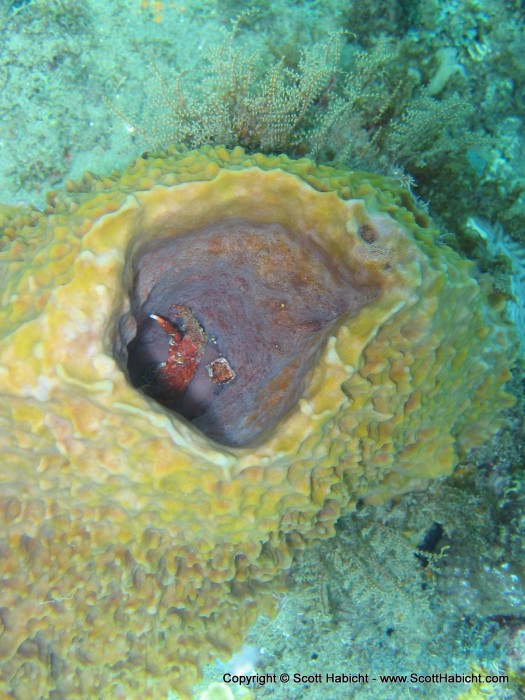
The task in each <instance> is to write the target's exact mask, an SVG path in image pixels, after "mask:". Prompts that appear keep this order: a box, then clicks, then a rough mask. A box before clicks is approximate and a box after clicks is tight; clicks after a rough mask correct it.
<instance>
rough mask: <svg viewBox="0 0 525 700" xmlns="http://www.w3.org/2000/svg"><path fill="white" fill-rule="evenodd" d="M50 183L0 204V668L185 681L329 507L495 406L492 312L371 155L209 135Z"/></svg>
mask: <svg viewBox="0 0 525 700" xmlns="http://www.w3.org/2000/svg"><path fill="white" fill-rule="evenodd" d="M67 189H68V193H64V194H56V193H55V194H52V195H50V196H49V198H48V207H47V210H46V211H45V212H43V213H40V212H37V211H34V210H29V209H27V210H26V209H22V210H20V209H13V208H8V207H4V208H0V226H1V228H2V230H3V232H4V234H3V238H2V247H1V248H0V265H1V270H2V275H3V281H2V295H3V297H2V306H3V309H2V320H1V324H0V338H1V339H0V358H1V361H0V392H1V394H2V400H1V402H0V421H1V423H0V425H1V432H2V456H1V460H0V474H1V492H0V514H1V517H3V523H4V524H3V528H2V538H1V544H0V546H1V559H0V578H1V585H0V619H1V622H2V625H1V626H0V666H1V680H0V684H1V687H2V691H3V694H4V695H5V696H7V697H11V698H16V700H26V699H27V700H29V699H31V700H34V698H38V697H48V696H51V695H52V696H53V697H55V696H56V697H64V698H68V700H71V699H73V698H83V699H84V698H88V697H96V698H119V697H122V698H131V697H141V698H146V697H151V698H161V697H164V695H163V694H165V693H167V691H168V690H176V691H178V692H179V693H181V694H182V695H184V694H186V695H187V694H189V693H191V688H192V685H193V683H194V682H195V681H196V680H197V678H198V677H199V670H200V668H201V667H202V664H203V663H205V662H207V661H209V660H210V659H213V658H214V657H216V656H217V655H219V656H222V657H226V656H228V655H229V654H231V652H232V650H233V649H234V648H235V647H236V646H237V645H238V644H240V642H241V641H242V639H243V635H244V633H245V632H246V630H247V628H248V627H249V625H250V624H251V623H253V621H254V620H255V618H256V616H257V615H258V614H260V613H265V612H269V611H271V610H272V608H273V605H274V597H275V592H276V591H278V590H280V589H281V585H282V574H283V572H285V571H286V569H287V568H288V567H289V566H290V563H291V561H292V557H293V555H294V552H296V551H297V550H298V549H300V548H302V547H303V546H304V545H305V542H307V541H308V540H312V539H315V538H321V537H329V536H331V535H332V534H333V532H334V524H335V522H336V520H337V518H338V517H339V515H340V513H341V511H342V510H345V509H348V508H350V507H352V505H353V504H355V502H356V500H357V499H358V498H362V497H366V498H368V499H370V500H372V501H376V502H377V501H380V500H382V499H386V498H388V497H390V496H392V495H394V494H398V493H400V492H402V491H406V490H408V489H414V488H421V487H422V486H424V485H425V483H426V482H427V481H428V480H429V479H432V478H435V477H438V476H441V475H444V474H448V473H449V472H450V471H451V470H452V469H453V468H454V466H455V464H456V463H457V461H458V456H459V455H460V454H461V453H462V452H464V451H465V450H466V449H468V448H469V447H471V446H473V445H476V444H478V443H480V442H481V441H482V440H483V439H485V438H486V437H488V436H490V435H491V434H493V433H494V432H495V431H496V430H497V429H498V427H499V426H500V425H501V412H502V410H503V409H504V408H506V407H508V406H510V405H511V404H512V398H511V397H510V396H509V395H508V394H507V393H505V391H504V389H503V386H504V384H505V382H506V381H507V380H508V378H509V366H510V365H511V363H512V359H513V355H514V340H513V334H512V331H511V329H510V327H509V325H508V324H507V322H506V321H505V319H504V309H503V302H502V301H501V299H500V298H499V297H498V296H497V294H495V293H494V292H493V290H492V288H491V284H490V279H488V278H486V277H476V275H475V268H474V264H473V263H472V262H469V261H467V260H464V259H462V258H461V257H460V256H459V255H458V254H457V253H455V252H453V251H452V250H451V249H449V248H448V247H446V246H445V245H441V244H440V242H439V240H438V238H437V232H436V230H435V229H434V228H433V226H432V224H431V223H430V221H429V220H428V217H427V216H426V214H424V213H423V212H421V211H419V210H418V209H417V208H416V206H415V204H414V202H413V201H412V199H411V198H410V196H409V195H408V194H407V193H406V192H405V191H403V190H401V189H400V188H399V187H398V186H397V185H396V183H395V182H394V181H392V180H387V179H384V178H381V177H379V176H374V175H370V174H366V173H351V172H344V171H339V170H335V169H333V168H328V167H319V166H316V165H315V164H314V163H312V162H310V161H308V160H297V161H293V160H290V159H288V158H287V157H285V156H275V157H269V156H263V155H246V154H245V153H244V151H243V150H242V149H240V148H236V149H234V150H232V151H228V150H226V149H224V148H221V147H217V148H211V147H205V148H202V149H201V150H199V151H194V152H186V153H180V152H175V151H174V152H170V153H168V154H164V155H159V156H150V157H144V158H140V159H138V160H137V161H136V162H135V163H134V164H133V165H132V166H131V167H130V168H129V169H128V170H126V171H125V172H123V173H122V174H113V175H112V176H111V177H109V178H104V177H96V176H94V175H90V174H86V176H85V177H84V179H83V181H82V182H74V183H69V186H68V188H67ZM203 232H204V233H203ZM179 239H180V241H179ZM178 241H179V242H181V245H182V244H183V248H184V253H180V252H178V251H180V250H181V249H178V248H172V247H171V246H172V244H173V243H174V242H178ZM193 241H194V242H195V246H197V242H198V246H201V247H196V248H194V249H193V248H192V245H193ZM165 245H167V246H168V247H167V248H164V247H163V246H165ZM184 246H185V247H184ZM188 246H189V247H188ZM301 250H302V251H304V255H302V254H301V253H300V251H301ZM188 251H189V252H188ZM192 251H193V252H192ZM210 256H211V260H212V262H210ZM301 256H302V257H301ZM146 259H148V260H149V261H150V263H151V265H150V266H149V267H147V266H146V263H145V262H144V263H143V261H145V260H146ZM213 261H215V262H213ZM253 261H255V262H253ZM230 264H231V269H230V267H229V266H230ZM210 265H211V266H212V267H213V265H215V268H214V270H215V271H214V272H213V275H216V276H218V278H220V280H221V281H220V284H219V283H217V284H218V286H216V287H212V289H213V290H214V291H213V292H210V293H208V294H206V292H205V291H203V292H202V295H203V297H204V300H203V304H204V305H205V308H204V307H203V312H202V313H203V314H204V316H201V315H200V312H198V311H197V310H196V306H197V305H198V300H197V299H196V297H195V295H196V294H197V292H196V291H195V290H201V291H202V289H201V286H200V284H201V281H202V280H201V278H202V279H204V278H205V277H206V278H207V277H208V276H209V275H211V274H212V273H211V272H208V269H211V267H209V266H210ZM201 266H202V269H203V270H204V269H205V268H206V270H207V272H206V273H204V272H202V274H201V273H200V270H201ZM238 266H240V267H238ZM250 266H251V267H250ZM240 269H242V270H243V272H242V273H241V272H239V270H240ZM170 270H175V273H176V274H175V276H174V278H173V279H171V278H170V279H171V281H168V282H166V281H163V280H164V278H163V277H162V275H163V274H164V273H169V272H170ZM188 270H189V271H190V272H188ZM186 273H187V274H188V275H189V277H188V280H189V281H188V283H187V285H188V289H190V288H191V290H193V291H192V292H191V294H190V292H188V295H189V296H188V295H186V291H185V290H186V287H187V285H186V282H184V284H182V283H180V280H182V279H184V280H185V279H186V278H185V277H184V274H186ZM181 275H182V277H181ZM255 278H257V282H253V284H254V285H255V284H258V285H260V286H259V287H255V286H254V287H252V280H254V279H255ZM247 280H249V282H247ZM214 284H215V283H214ZM159 285H160V286H159ZM163 285H164V286H163ZM192 285H193V286H192ZM253 289H257V290H259V289H260V290H263V291H261V292H259V291H257V293H256V301H257V300H259V301H257V303H256V304H255V305H256V306H260V307H261V313H263V312H264V313H269V315H266V316H262V317H261V318H262V319H263V321H260V320H258V318H259V317H258V316H257V313H256V312H255V311H254V312H253V316H254V318H253V320H252V319H251V318H250V316H251V314H252V311H251V310H249V309H251V308H252V307H249V306H246V308H245V307H244V303H245V300H246V303H248V301H249V299H250V297H251V296H253V295H254V292H253ZM152 290H156V291H152ZM159 290H160V291H159ZM312 290H313V291H312ZM173 294H175V297H176V298H174V297H173ZM177 295H178V296H177ZM192 295H193V296H192ZM260 295H262V296H260ZM308 295H310V296H308ZM166 299H168V301H169V303H168V302H167V301H166ZM305 299H306V300H307V303H305V301H304V300H305ZM208 301H209V305H208ZM252 301H253V300H252ZM148 304H149V306H148ZM163 304H165V308H160V306H162V305H163ZM213 304H215V306H213ZM217 304H218V306H217ZM159 305H160V306H159ZM263 307H264V308H263ZM170 309H171V311H170ZM243 309H244V311H243ZM246 309H248V311H247V310H246ZM241 311H242V312H243V313H244V316H242V318H243V319H244V320H243V321H240V320H239V318H241V317H240V316H238V315H237V314H238V313H241ZM170 314H171V316H170ZM206 314H209V315H208V316H206ZM203 318H206V319H208V318H209V320H206V321H203ZM232 319H233V320H234V321H235V322H234V323H233V322H232ZM214 324H217V330H215V326H214ZM221 324H222V325H221ZM228 324H229V325H228ZM244 326H249V327H250V328H249V330H250V333H251V335H249V336H243V335H242V332H243V331H244ZM287 328H289V329H290V330H288V331H287ZM143 332H144V334H145V335H144V338H143V343H142V344H139V343H138V341H137V343H135V345H134V342H135V341H134V339H135V338H137V337H138V336H139V335H140V334H142V333H143ZM148 333H149V334H150V335H149V336H148ZM221 334H222V335H221ZM230 336H231V337H233V338H234V341H232V342H229V341H230V340H231V337H230ZM246 337H248V338H250V339H251V340H250V341H249V342H248V347H244V348H243V347H241V346H242V345H243V343H246V341H245V340H243V338H246ZM261 348H263V349H264V352H262V351H261ZM135 351H136V352H135ZM150 351H151V352H150ZM133 353H135V354H134V357H135V356H136V357H137V358H138V359H137V363H138V364H137V365H136V366H135V367H132V366H131V365H130V364H128V362H131V359H130V358H131V355H132V354H133ZM148 353H150V354H148ZM162 353H165V357H164V358H163V357H162ZM206 353H211V354H210V356H209V358H208V359H206ZM252 356H253V358H255V359H253V361H252V359H251V357H252ZM144 358H145V359H144ZM203 358H204V359H203ZM210 358H211V359H210ZM276 358H277V359H278V360H279V362H280V363H281V364H279V362H277V364H275V362H276ZM163 360H164V361H163ZM134 361H135V360H133V362H134ZM217 362H218V364H217ZM141 363H142V364H141ZM144 363H145V364H144ZM228 363H229V364H228ZM250 363H251V364H250ZM204 365H205V366H206V372H205V371H204ZM276 368H277V369H276ZM194 372H195V375H194ZM198 372H200V373H201V374H200V375H199V376H200V378H199V379H198V382H200V383H201V384H199V390H198V391H197V392H194V394H192V395H191V396H192V399H191V401H190V405H189V407H188V406H184V407H183V409H181V412H182V413H184V415H186V418H183V417H181V416H180V415H178V414H177V413H174V412H173V411H172V410H170V408H173V407H174V408H175V410H177V407H178V405H179V403H181V404H182V403H184V401H185V399H186V398H187V395H189V394H187V392H189V391H190V389H189V388H188V387H191V386H193V381H194V380H193V377H194V376H195V377H197V376H198V375H197V373H198ZM296 372H298V374H296ZM170 373H171V374H170ZM134 374H136V375H137V377H138V379H137V381H136V382H135V384H137V386H138V387H139V388H135V387H134V386H133V385H132V382H131V379H132V378H133V377H132V375H134ZM164 376H167V377H168V380H169V382H172V385H173V386H177V387H178V389H177V391H178V392H179V393H178V394H177V399H176V400H174V402H173V406H171V404H170V401H171V399H170V396H171V395H167V394H166V391H165V387H164V388H162V387H161V388H160V389H159V387H158V386H156V385H155V382H157V383H158V381H160V378H162V377H164ZM297 376H299V379H296V377H297ZM206 377H208V380H209V381H211V382H212V383H214V386H211V385H210V386H205V385H206V381H208V380H207V379H206ZM195 381H197V380H195ZM243 382H246V384H244V383H243ZM172 385H171V384H170V386H172ZM239 387H240V389H239ZM206 392H208V393H207V394H206V397H204V398H203V396H204V394H205V393H206ZM235 392H237V393H235ZM168 394H169V392H168ZM208 394H209V396H208ZM247 394H250V396H252V398H253V400H250V397H249V396H248V397H247ZM159 396H160V398H159ZM228 397H229V398H228ZM232 397H235V399H233V398H232ZM156 399H159V400H156ZM216 400H217V401H219V402H220V401H222V402H223V404H222V405H223V409H221V410H220V411H219V409H217V410H216V409H215V405H216V404H215V403H213V402H214V401H216ZM209 402H212V403H209ZM166 404H170V405H168V407H166ZM201 404H202V405H201ZM239 405H241V406H242V410H241V411H240V412H239V411H238V410H237V409H238V406H239ZM210 406H213V408H210ZM236 411H237V412H236ZM202 416H206V420H204V419H203V418H202ZM199 421H202V425H201V423H199ZM207 431H208V432H207Z"/></svg>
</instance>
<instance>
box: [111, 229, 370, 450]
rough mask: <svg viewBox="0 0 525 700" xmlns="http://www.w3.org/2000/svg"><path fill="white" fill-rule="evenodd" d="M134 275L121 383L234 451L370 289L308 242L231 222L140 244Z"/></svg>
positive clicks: (258, 435) (262, 427) (261, 432)
mask: <svg viewBox="0 0 525 700" xmlns="http://www.w3.org/2000/svg"><path fill="white" fill-rule="evenodd" d="M132 276H133V283H132V289H131V291H130V301H131V311H130V313H131V316H132V317H133V322H130V318H128V319H127V321H125V320H124V321H121V323H120V329H119V333H120V338H119V342H118V345H120V347H121V348H122V352H121V355H123V357H120V358H119V359H121V361H122V362H123V363H124V364H125V365H126V369H127V372H128V375H129V379H130V381H131V382H132V383H133V385H134V386H135V387H137V388H139V389H141V390H142V391H143V392H144V393H145V394H147V395H148V396H151V397H152V398H154V399H156V400H157V401H159V403H161V404H162V405H164V406H165V407H167V408H168V409H170V410H172V411H175V412H176V413H178V414H180V415H182V416H184V417H185V418H186V419H187V420H189V421H191V423H192V424H193V425H195V426H196V427H197V428H199V429H200V430H201V431H202V432H203V433H205V434H206V435H207V436H209V437H210V438H212V439H213V440H216V441H217V442H219V443H222V444H225V445H231V446H237V447H242V446H246V445H251V444H253V443H254V442H257V441H260V440H261V439H263V438H264V437H265V435H266V434H267V433H268V431H271V429H272V428H273V427H274V426H275V425H276V424H277V423H278V422H279V421H280V420H281V418H282V417H283V416H284V415H285V414H286V413H287V412H288V411H289V410H290V409H291V408H292V407H293V406H294V405H295V404H296V402H297V400H298V399H299V398H300V396H301V394H302V392H303V390H304V387H305V382H306V379H307V376H308V373H309V370H311V369H312V367H313V366H314V365H315V363H316V361H317V359H318V357H319V355H320V353H321V352H322V349H323V347H324V344H325V341H326V338H327V336H328V335H329V333H330V332H331V331H333V330H334V326H335V325H336V324H337V323H338V322H340V321H341V320H342V319H343V318H346V317H347V316H348V315H349V314H352V313H355V312H356V311H357V310H358V309H359V308H361V307H362V306H363V304H365V303H366V302H368V301H370V299H372V298H373V297H375V296H376V295H377V292H378V290H377V289H374V288H371V287H363V286H358V285H356V284H355V282H354V283H353V282H352V280H351V279H350V273H349V271H348V270H347V269H345V268H344V266H343V265H342V264H341V262H340V261H339V262H336V261H334V260H332V259H330V256H329V255H328V254H327V252H326V251H325V250H324V249H323V248H322V247H321V246H320V245H319V244H317V243H316V242H314V241H312V240H311V239H310V238H308V237H306V236H298V235H297V234H295V233H293V232H291V231H289V230H287V229H285V228H284V227H283V226H281V225H278V224H261V223H252V222H249V221H246V220H240V219H233V220H228V221H224V222H222V223H218V224H214V225H213V226H209V227H207V228H204V229H200V230H197V231H193V232H191V233H188V234H184V235H176V236H172V237H169V236H168V237H166V238H162V239H158V240H156V241H155V242H153V243H150V244H147V245H145V246H144V247H142V248H141V249H140V250H138V252H137V253H136V255H135V256H134V259H133V261H132Z"/></svg>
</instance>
